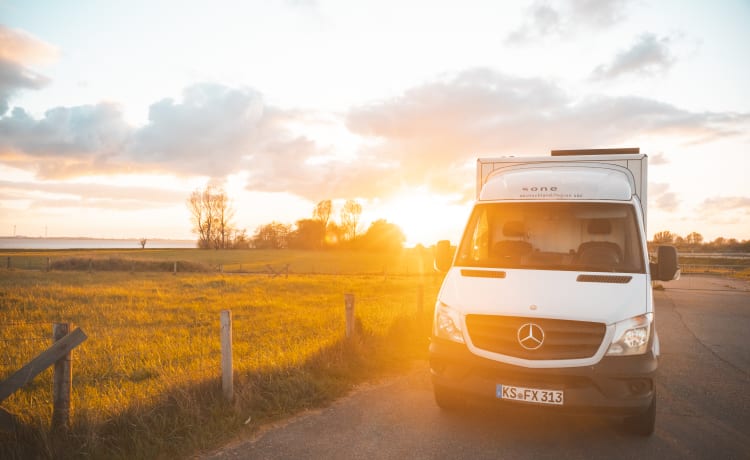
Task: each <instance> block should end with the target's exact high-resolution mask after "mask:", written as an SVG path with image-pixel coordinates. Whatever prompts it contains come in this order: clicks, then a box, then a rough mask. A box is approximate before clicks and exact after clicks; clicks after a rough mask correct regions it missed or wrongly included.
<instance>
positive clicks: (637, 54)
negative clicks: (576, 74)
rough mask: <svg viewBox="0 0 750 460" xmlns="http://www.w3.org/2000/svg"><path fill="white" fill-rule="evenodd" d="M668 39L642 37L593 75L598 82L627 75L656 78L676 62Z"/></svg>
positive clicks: (596, 70)
mask: <svg viewBox="0 0 750 460" xmlns="http://www.w3.org/2000/svg"><path fill="white" fill-rule="evenodd" d="M669 46H670V39H669V38H668V37H661V38H660V37H657V36H656V35H654V34H644V35H641V36H640V37H639V38H638V40H637V41H636V42H635V43H634V44H633V45H632V46H631V47H630V48H628V49H627V50H625V51H621V52H620V53H618V54H617V56H615V58H614V60H613V61H612V62H611V63H609V64H604V65H600V66H598V67H597V68H596V69H594V71H593V73H592V78H594V79H596V80H609V79H614V78H618V77H621V76H623V75H627V74H637V75H645V76H655V75H660V74H663V73H664V72H666V71H667V70H668V69H669V68H670V67H671V66H672V64H674V62H675V58H674V57H673V56H672V53H671V51H670V49H669Z"/></svg>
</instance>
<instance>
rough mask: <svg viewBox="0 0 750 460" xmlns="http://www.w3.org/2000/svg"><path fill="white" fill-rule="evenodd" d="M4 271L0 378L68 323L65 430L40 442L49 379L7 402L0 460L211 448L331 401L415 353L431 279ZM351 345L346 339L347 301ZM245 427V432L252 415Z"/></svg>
mask: <svg viewBox="0 0 750 460" xmlns="http://www.w3.org/2000/svg"><path fill="white" fill-rule="evenodd" d="M420 280H421V278H419V277H392V276H389V277H387V278H385V277H383V276H326V275H316V276H296V275H291V276H289V278H288V279H285V278H282V277H280V278H268V277H260V276H248V275H220V274H180V275H177V276H173V275H171V274H167V273H163V274H160V273H148V274H143V273H135V274H131V273H127V272H125V273H109V272H95V273H92V274H89V273H79V272H51V273H43V272H31V271H25V270H24V271H21V270H14V271H6V270H1V271H0V340H2V341H3V342H0V343H2V345H3V351H2V352H0V360H1V361H0V378H2V377H4V376H7V375H9V374H10V373H11V372H13V371H14V370H15V369H17V368H19V367H20V366H21V365H23V364H24V363H25V362H27V361H28V360H29V359H31V358H32V357H33V356H35V355H36V354H37V353H39V352H40V351H42V350H43V349H45V348H46V347H47V346H48V345H49V343H50V341H49V339H47V337H49V336H50V335H51V328H52V323H53V322H56V321H59V322H71V323H72V324H73V325H74V326H79V327H81V328H82V329H83V330H84V331H85V332H86V334H87V335H88V336H89V339H88V340H87V341H86V342H84V343H83V344H82V345H81V346H80V347H78V348H77V349H76V350H75V351H74V357H73V359H74V368H73V372H74V377H73V395H72V398H73V401H72V405H73V417H72V423H73V426H72V430H71V432H70V433H69V434H68V435H65V436H62V437H55V436H50V435H49V434H48V431H47V427H48V426H49V422H50V417H51V390H50V388H51V379H52V371H51V370H47V371H45V372H43V373H42V374H41V375H40V376H38V377H37V379H36V380H34V381H33V382H32V383H31V384H29V385H27V386H26V387H25V388H24V389H22V390H20V391H18V392H16V393H15V394H14V395H13V396H11V397H10V398H9V399H7V400H6V401H4V402H3V407H4V408H5V409H6V410H8V411H9V412H11V413H14V414H16V415H18V416H19V418H20V420H21V421H22V423H23V427H22V428H21V429H20V430H18V431H17V432H15V433H4V434H3V433H0V457H1V458H29V457H42V458H44V457H93V458H134V457H135V458H154V457H165V458H166V457H174V456H185V455H189V454H192V453H195V452H196V451H200V450H205V449H210V448H213V447H215V446H217V445H219V444H220V443H222V442H223V441H226V440H227V439H228V438H230V437H232V436H233V435H236V434H237V433H238V432H241V431H242V430H253V429H256V428H257V426H258V425H259V424H262V423H264V422H266V421H268V420H269V419H273V418H277V417H282V416H285V415H288V414H290V413H294V412H296V411H299V410H301V409H304V408H307V407H313V406H319V405H321V404H324V403H326V402H327V401H330V400H331V399H332V398H335V397H337V396H340V395H341V394H343V393H344V392H346V391H347V389H349V388H350V387H351V386H352V385H353V384H356V383H357V382H360V381H362V380H363V379H366V378H369V377H372V376H374V375H379V374H382V373H384V372H392V371H394V370H398V369H401V368H402V367H404V366H407V365H408V363H409V362H410V360H412V359H414V358H415V357H420V356H424V355H425V353H426V347H427V337H428V334H429V331H428V328H429V313H431V311H432V305H433V304H434V300H435V296H436V292H437V290H438V288H439V281H440V280H439V279H437V278H430V279H429V280H428V281H427V283H426V285H425V286H426V287H425V300H424V305H425V310H426V314H425V315H424V317H423V318H422V320H421V321H418V320H417V319H416V308H417V307H416V302H417V286H418V284H419V283H420ZM346 292H352V293H354V294H355V295H356V313H357V319H358V322H359V325H360V334H359V336H358V338H357V339H356V340H351V341H346V340H344V339H343V331H344V303H343V295H344V293H346ZM223 309H230V310H231V311H232V314H233V336H234V366H235V378H236V381H235V389H236V391H237V396H236V399H235V401H234V402H233V403H232V404H229V403H226V402H224V401H223V400H222V398H221V390H220V383H219V381H220V380H219V377H220V365H219V357H220V351H219V312H220V311H221V310H223ZM249 417H251V419H252V421H251V422H250V423H249V424H247V425H246V424H245V422H246V421H247V420H248V418H249Z"/></svg>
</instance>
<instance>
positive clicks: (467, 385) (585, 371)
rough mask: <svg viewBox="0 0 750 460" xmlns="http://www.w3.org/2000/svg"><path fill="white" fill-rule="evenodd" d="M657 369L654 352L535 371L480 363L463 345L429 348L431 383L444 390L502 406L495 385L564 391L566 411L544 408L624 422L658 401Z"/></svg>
mask: <svg viewBox="0 0 750 460" xmlns="http://www.w3.org/2000/svg"><path fill="white" fill-rule="evenodd" d="M649 350H650V347H649ZM656 368H657V360H656V357H655V356H654V355H653V353H652V352H651V351H649V352H648V353H646V354H644V355H639V356H616V357H606V356H605V357H604V358H602V360H601V361H599V363H597V364H595V365H593V366H583V367H568V368H554V369H536V368H526V367H520V366H513V365H510V364H505V363H501V362H497V361H493V360H490V359H487V358H483V357H479V356H476V355H474V354H472V353H471V352H470V351H469V349H468V348H467V347H466V346H465V345H464V344H459V343H454V342H450V341H447V340H444V339H438V338H436V337H433V338H432V341H431V344H430V371H431V373H432V382H433V385H434V386H435V387H440V389H441V390H444V391H448V392H451V393H455V394H457V395H462V396H465V397H469V398H478V399H483V400H485V401H487V400H495V401H498V402H505V400H500V399H496V398H495V389H496V386H497V384H504V385H514V386H521V387H527V388H541V389H549V390H563V391H564V392H565V401H564V405H563V406H545V407H550V408H551V409H552V408H554V409H556V410H564V411H571V412H596V413H606V414H612V415H625V416H627V415H636V414H639V413H642V412H644V411H645V410H646V409H647V408H648V407H649V404H651V400H652V399H653V397H654V375H655V373H656ZM507 404H524V405H526V404H527V403H519V402H516V401H508V402H507Z"/></svg>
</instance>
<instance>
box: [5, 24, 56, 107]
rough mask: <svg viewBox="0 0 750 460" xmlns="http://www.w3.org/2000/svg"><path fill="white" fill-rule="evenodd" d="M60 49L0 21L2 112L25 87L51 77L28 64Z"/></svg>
mask: <svg viewBox="0 0 750 460" xmlns="http://www.w3.org/2000/svg"><path fill="white" fill-rule="evenodd" d="M56 53H57V52H56V50H55V49H54V48H53V47H52V46H50V45H48V44H46V43H44V42H43V41H41V40H39V39H37V38H36V37H33V36H31V35H29V34H28V33H26V32H23V31H21V30H16V29H11V28H9V27H6V26H4V25H0V116H2V115H4V114H5V113H6V112H7V111H8V109H9V107H10V106H9V101H10V98H11V97H12V96H13V95H14V94H15V93H17V92H18V91H21V90H24V89H31V90H36V89H40V88H42V87H43V86H45V85H46V84H48V83H49V79H48V78H47V77H45V76H43V75H41V74H39V73H37V72H34V71H33V70H31V69H29V68H28V65H29V64H30V63H34V62H41V61H46V60H49V59H52V58H53V57H54V56H55V55H56Z"/></svg>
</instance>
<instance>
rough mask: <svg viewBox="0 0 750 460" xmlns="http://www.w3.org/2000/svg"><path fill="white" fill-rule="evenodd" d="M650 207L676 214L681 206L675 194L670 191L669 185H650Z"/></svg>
mask: <svg viewBox="0 0 750 460" xmlns="http://www.w3.org/2000/svg"><path fill="white" fill-rule="evenodd" d="M648 188H649V197H648V198H649V205H650V206H654V207H656V208H657V209H659V210H661V211H666V212H674V211H677V209H678V207H679V206H680V200H679V199H678V198H677V194H676V193H675V192H670V191H669V184H664V183H649V184H648Z"/></svg>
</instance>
